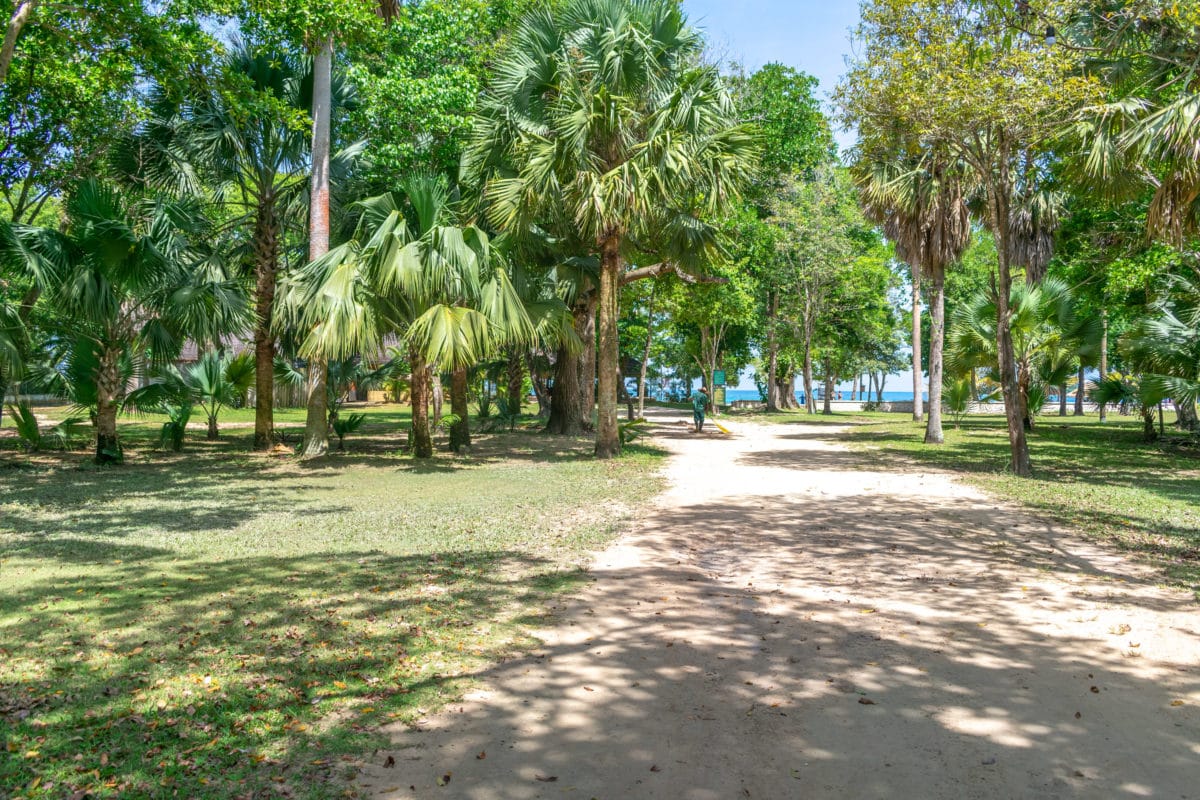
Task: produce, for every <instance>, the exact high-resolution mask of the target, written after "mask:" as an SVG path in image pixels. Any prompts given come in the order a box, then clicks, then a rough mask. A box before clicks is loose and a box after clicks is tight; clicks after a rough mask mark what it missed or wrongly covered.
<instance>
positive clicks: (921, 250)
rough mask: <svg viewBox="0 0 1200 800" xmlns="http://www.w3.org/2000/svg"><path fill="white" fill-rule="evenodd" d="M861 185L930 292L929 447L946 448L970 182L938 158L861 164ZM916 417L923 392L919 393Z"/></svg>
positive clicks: (875, 215) (867, 205)
mask: <svg viewBox="0 0 1200 800" xmlns="http://www.w3.org/2000/svg"><path fill="white" fill-rule="evenodd" d="M855 178H856V182H857V183H858V186H859V191H860V194H861V196H862V199H863V204H862V205H863V208H864V212H865V214H866V215H867V217H868V218H869V219H871V220H873V221H874V222H876V223H878V224H880V225H882V226H883V230H884V235H885V236H886V237H887V238H888V239H889V240H890V241H891V242H892V243H893V245H894V246H895V248H896V256H897V257H898V258H899V259H900V260H901V261H904V262H905V263H906V264H908V265H909V267H910V268H911V269H912V273H913V281H914V292H915V286H916V282H917V281H919V280H921V279H925V280H927V281H928V282H929V285H930V287H931V289H930V300H931V302H930V317H931V320H930V322H931V326H930V332H929V334H930V335H929V414H928V417H927V420H926V425H925V442H926V443H927V444H941V443H942V442H943V441H944V440H945V437H944V433H943V431H942V384H943V377H942V371H943V370H942V361H943V351H944V349H945V331H946V268H947V267H949V266H951V265H953V264H956V263H958V261H959V259H961V258H962V255H963V253H964V252H966V249H967V247H968V246H969V245H970V243H971V215H970V212H969V210H968V208H967V202H966V198H965V193H964V177H963V175H962V174H961V173H960V172H959V171H956V170H955V169H954V168H953V167H951V166H950V165H947V164H946V163H944V162H943V161H939V160H938V159H937V157H936V156H934V155H932V154H928V153H927V154H923V155H921V156H919V157H918V158H916V159H915V160H914V159H909V160H908V161H907V162H906V161H905V160H895V159H892V160H884V161H877V162H871V161H866V162H863V163H861V164H860V165H859V166H858V167H857V169H856V170H855ZM919 320H920V311H919V308H918V307H917V306H916V304H915V303H914V307H913V342H914V345H913V347H914V351H913V352H914V363H913V373H914V375H915V376H917V380H918V381H919V379H920V378H919V376H920V374H921V370H920V366H921V365H920V351H919V350H918V349H916V348H919V346H920V341H919V340H920V337H919V332H920V327H919V325H920V321H919ZM913 397H914V406H913V408H914V413H916V409H917V398H919V397H920V391H917V392H914V395H913Z"/></svg>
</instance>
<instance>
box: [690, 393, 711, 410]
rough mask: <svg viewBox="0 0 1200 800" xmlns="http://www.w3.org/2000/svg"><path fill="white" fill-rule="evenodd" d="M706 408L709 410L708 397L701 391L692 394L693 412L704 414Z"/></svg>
mask: <svg viewBox="0 0 1200 800" xmlns="http://www.w3.org/2000/svg"><path fill="white" fill-rule="evenodd" d="M706 408H708V395H706V394H705V393H704V392H702V391H700V390H699V389H697V390H696V391H694V392H692V411H694V412H696V413H697V414H702V413H704V409H706Z"/></svg>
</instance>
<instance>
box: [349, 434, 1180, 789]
mask: <svg viewBox="0 0 1200 800" xmlns="http://www.w3.org/2000/svg"><path fill="white" fill-rule="evenodd" d="M658 421H659V423H660V424H659V425H658V427H657V435H658V438H659V440H660V441H661V442H662V443H663V444H664V446H667V447H669V448H670V449H671V451H672V452H673V453H674V454H675V456H674V457H673V458H672V459H671V462H670V466H669V477H670V479H671V485H670V488H669V489H668V491H667V492H666V493H665V494H664V495H663V496H662V497H661V498H659V500H658V502H657V504H656V505H655V506H653V507H652V508H649V509H647V512H646V514H645V516H644V517H643V518H642V519H641V520H640V521H639V522H638V523H637V524H636V525H635V527H634V529H633V530H632V531H630V532H629V533H628V534H627V535H626V536H625V537H623V538H622V539H621V540H620V541H618V542H617V543H616V544H614V545H613V546H612V547H611V548H610V549H608V550H607V551H605V552H604V553H601V554H599V555H598V557H597V560H596V563H595V566H594V569H593V574H594V577H595V582H594V584H593V585H592V586H591V587H590V588H589V589H588V590H587V591H586V592H584V593H583V595H582V596H580V597H578V598H575V599H573V600H570V601H567V602H565V604H564V605H563V607H560V608H556V609H554V616H553V622H554V624H553V626H552V627H550V628H549V629H547V630H545V631H541V632H539V636H540V637H541V638H542V639H543V641H544V642H545V646H544V647H543V648H541V649H540V650H538V651H537V652H534V653H531V654H529V655H528V656H527V657H524V658H521V659H517V660H513V661H510V662H508V663H505V664H501V665H499V666H497V667H496V668H494V669H493V670H491V671H489V672H487V673H485V674H482V675H480V676H478V677H479V683H480V684H481V688H480V689H479V690H478V691H476V692H474V693H473V694H471V695H470V696H469V697H468V698H466V700H465V701H464V702H463V703H458V704H454V705H453V706H452V707H450V708H449V709H447V710H446V711H445V713H442V714H440V715H437V716H434V717H432V718H430V719H427V720H424V721H423V722H422V724H421V725H419V726H418V728H417V729H416V730H410V729H406V728H398V729H396V730H395V731H394V742H395V749H394V750H392V751H390V752H387V753H384V752H380V753H377V754H374V755H373V756H372V757H371V758H370V759H369V763H370V764H372V765H373V766H372V767H370V768H369V769H368V770H367V771H366V772H365V774H364V775H363V776H362V778H361V782H360V784H361V787H362V788H363V789H364V790H365V791H366V792H367V793H369V794H372V795H374V796H377V797H382V798H410V797H422V798H424V797H446V798H451V797H453V798H470V799H471V800H487V799H490V798H496V799H497V800H499V799H505V800H507V798H550V797H577V798H592V797H595V798H601V799H602V800H607V799H608V798H613V799H614V800H616V799H619V798H664V799H666V798H687V799H688V800H709V799H710V798H711V800H718V799H724V798H737V797H752V798H784V797H805V798H811V797H830V798H873V797H877V798H947V800H949V799H950V798H956V799H957V798H997V797H1014V798H1015V797H1020V798H1052V797H1053V798H1058V797H1095V798H1110V797H1161V798H1172V799H1174V798H1200V780H1198V779H1197V766H1196V765H1197V764H1198V763H1200V666H1198V665H1200V613H1197V611H1198V609H1197V608H1196V605H1195V603H1194V602H1193V601H1192V599H1191V598H1190V596H1188V595H1186V594H1184V593H1180V592H1174V591H1168V590H1164V589H1161V588H1158V587H1156V586H1155V585H1154V579H1153V576H1152V574H1150V573H1148V572H1147V571H1146V570H1145V569H1143V568H1141V567H1139V566H1137V565H1135V564H1133V563H1131V562H1129V561H1127V560H1125V559H1124V558H1123V557H1122V556H1121V555H1120V554H1118V553H1115V552H1112V551H1109V550H1106V549H1104V548H1102V547H1098V546H1096V545H1093V544H1089V543H1086V542H1084V541H1082V540H1080V539H1078V538H1077V537H1075V536H1073V535H1070V534H1068V533H1065V532H1063V531H1062V530H1059V529H1056V528H1054V527H1052V526H1050V525H1048V524H1046V523H1044V522H1040V521H1038V520H1036V519H1033V518H1031V517H1029V516H1027V515H1024V514H1022V513H1019V512H1017V511H1015V510H1013V509H1011V508H1009V507H1006V506H1004V505H1002V504H999V503H997V502H996V501H994V500H992V499H990V498H988V497H986V496H984V495H982V494H981V493H980V492H978V491H976V490H974V489H972V488H969V487H966V486H962V485H960V484H958V483H956V482H954V481H953V480H952V479H951V478H949V477H948V476H945V475H942V474H936V473H926V472H892V471H883V468H884V467H885V466H886V465H882V464H872V463H870V457H869V456H865V457H864V456H863V455H861V454H856V453H851V452H848V451H847V450H846V449H845V448H844V447H842V446H841V445H840V444H838V443H837V442H836V438H837V436H838V434H839V433H840V431H839V429H836V428H831V427H828V426H817V425H796V424H793V425H786V426H784V425H777V426H754V425H738V424H736V423H728V424H727V423H725V422H724V420H723V421H722V423H723V424H727V427H729V428H730V430H731V434H730V435H728V436H726V435H722V434H720V433H718V432H715V431H714V432H711V433H705V434H700V435H697V434H694V433H691V432H690V428H689V426H688V425H687V424H682V425H681V424H677V420H676V418H675V416H673V415H665V414H662V413H661V412H660V417H659V420H658ZM685 423H686V421H685ZM389 756H390V757H392V758H393V759H394V762H395V766H394V767H384V766H383V764H384V763H385V761H386V760H387V758H388V757H389ZM447 775H448V776H449V777H450V780H449V782H446V781H445V777H446V776H447ZM439 780H440V781H441V782H442V783H444V784H445V785H439Z"/></svg>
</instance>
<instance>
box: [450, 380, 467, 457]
mask: <svg viewBox="0 0 1200 800" xmlns="http://www.w3.org/2000/svg"><path fill="white" fill-rule="evenodd" d="M450 413H451V414H453V415H454V417H455V421H454V424H453V425H451V426H450V449H451V450H453V451H454V452H456V453H459V452H462V449H463V448H464V447H470V446H471V410H470V409H469V408H468V407H467V368H466V367H459V368H457V369H455V370H454V372H452V373H450Z"/></svg>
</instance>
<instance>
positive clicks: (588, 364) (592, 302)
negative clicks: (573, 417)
mask: <svg viewBox="0 0 1200 800" xmlns="http://www.w3.org/2000/svg"><path fill="white" fill-rule="evenodd" d="M598 305H599V297H598V296H597V295H596V293H595V292H589V293H588V295H587V298H586V300H585V301H584V311H583V315H582V317H578V318H576V323H577V327H576V330H577V331H578V333H579V338H580V339H582V340H583V352H582V353H580V354H579V374H578V380H579V401H580V407H579V408H580V414H581V415H582V418H583V429H584V430H585V431H589V432H590V431H592V430H594V429H595V428H594V426H593V424H592V418H593V417H594V416H595V414H596V311H597V306H598Z"/></svg>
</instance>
